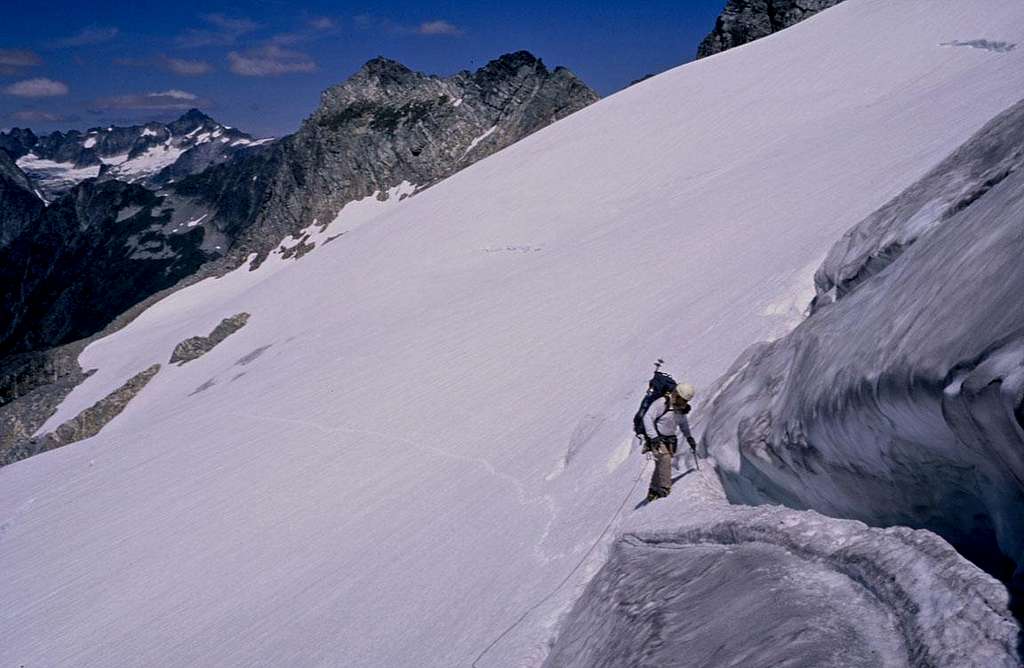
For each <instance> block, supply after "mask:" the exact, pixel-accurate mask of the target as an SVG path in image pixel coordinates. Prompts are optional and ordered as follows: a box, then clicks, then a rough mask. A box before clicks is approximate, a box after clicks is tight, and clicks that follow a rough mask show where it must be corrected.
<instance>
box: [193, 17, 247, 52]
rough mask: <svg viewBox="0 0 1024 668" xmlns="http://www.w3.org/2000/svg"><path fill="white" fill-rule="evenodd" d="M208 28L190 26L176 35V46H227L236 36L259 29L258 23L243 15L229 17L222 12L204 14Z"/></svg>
mask: <svg viewBox="0 0 1024 668" xmlns="http://www.w3.org/2000/svg"><path fill="white" fill-rule="evenodd" d="M202 19H203V21H204V22H206V23H207V24H208V25H209V26H210V27H209V28H191V29H189V30H186V31H185V32H184V33H182V34H181V35H178V38H177V40H176V41H177V42H178V46H184V47H199V46H228V45H230V44H234V43H235V42H236V41H238V38H239V37H241V36H243V35H246V34H248V33H251V32H254V31H256V30H258V29H259V27H260V25H259V24H258V23H256V22H255V21H253V20H252V19H247V18H245V17H231V16H225V15H224V14H204V15H203V16H202Z"/></svg>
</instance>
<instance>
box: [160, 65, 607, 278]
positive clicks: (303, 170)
mask: <svg viewBox="0 0 1024 668" xmlns="http://www.w3.org/2000/svg"><path fill="white" fill-rule="evenodd" d="M595 100H597V95H596V94H595V93H594V92H593V91H592V90H590V88H588V87H587V86H586V85H585V84H583V82H581V81H580V80H579V79H577V78H576V76H575V75H573V74H572V73H571V72H570V71H569V70H567V69H564V68H555V69H554V70H549V69H548V68H547V67H546V66H545V65H544V63H543V62H541V61H540V60H539V59H537V58H536V57H534V56H532V55H531V54H529V53H527V52H525V51H520V52H517V53H513V54H508V55H505V56H502V57H501V58H498V59H496V60H494V61H491V62H490V63H488V64H487V65H486V66H484V67H482V68H481V69H479V70H477V71H476V72H472V73H471V72H465V71H464V72H459V73H457V74H455V75H453V76H451V77H448V78H439V77H436V76H428V75H425V74H421V73H418V72H413V71H412V70H410V69H408V68H407V67H405V66H403V65H401V64H400V63H397V62H395V61H391V60H387V59H385V58H375V59H374V60H371V61H369V62H368V63H366V64H365V65H364V66H363V67H362V68H361V69H360V70H359V71H358V72H357V73H356V74H355V75H353V76H352V77H351V78H349V79H348V80H347V81H345V82H344V83H342V84H340V85H337V86H334V87H332V88H329V89H328V90H326V91H325V92H324V93H323V95H322V97H321V102H320V106H319V107H318V108H317V110H316V111H315V112H313V114H312V115H311V116H310V117H309V118H308V119H307V120H306V121H305V122H304V123H303V124H302V127H301V128H300V129H299V131H298V132H297V133H296V134H294V135H291V136H289V137H285V138H284V139H282V140H280V141H278V142H276V143H275V144H274V145H272V146H270V147H267V148H266V150H258V149H253V150H251V151H247V152H246V153H244V154H242V155H239V156H237V157H236V158H234V159H233V160H231V161H229V162H227V163H224V164H221V165H219V166H217V167H215V168H213V169H210V170H207V171H206V172H204V173H202V174H199V175H196V176H194V177H191V178H188V179H185V180H184V181H183V182H181V183H180V184H178V185H177V186H176V191H177V192H178V193H179V194H182V195H187V196H189V197H194V198H197V199H198V200H200V201H203V202H205V203H208V204H209V205H210V206H211V207H212V208H213V209H215V210H216V216H215V221H216V225H217V226H218V228H219V229H220V230H221V231H223V232H224V234H225V235H226V236H228V237H229V238H233V239H235V245H234V247H233V249H232V255H233V256H234V257H236V258H243V257H245V256H246V255H247V254H248V253H250V252H256V253H258V254H260V255H261V256H265V254H266V253H267V252H268V251H269V250H271V249H273V248H274V247H275V246H276V245H277V244H278V243H279V242H280V240H281V239H283V238H284V237H285V236H287V235H288V234H292V233H295V232H298V231H299V230H301V229H303V228H306V227H308V226H310V225H311V224H312V223H313V222H314V220H315V221H317V222H319V223H321V224H326V223H328V222H330V220H332V219H333V218H334V216H335V215H336V214H337V213H338V211H339V210H340V209H341V207H342V206H343V205H344V204H346V203H347V202H350V201H353V200H356V199H361V198H364V197H367V196H369V195H372V194H373V193H375V192H385V191H387V190H388V189H390V188H392V187H394V186H397V185H399V184H400V183H402V182H403V181H408V182H409V183H412V184H415V185H417V186H419V187H421V188H422V187H426V186H429V185H432V184H434V183H436V182H437V181H439V180H441V179H443V178H445V177H447V176H450V175H451V174H453V173H455V172H456V171H458V170H459V169H462V168H464V167H467V166H468V165H470V164H472V163H473V162H475V161H477V160H479V159H481V158H483V157H486V156H487V155H490V154H491V153H494V152H495V151H498V150H500V149H502V148H504V147H506V146H508V145H510V144H512V143H514V142H516V141H518V140H519V139H522V138H523V137H525V136H527V135H529V134H531V133H533V132H535V131H537V130H539V129H541V128H542V127H544V126H546V125H549V124H550V123H552V122H554V121H556V120H559V119H560V118H563V117H565V116H567V115H569V114H571V113H573V112H574V111H577V110H579V109H581V108H583V107H585V106H587V105H589V104H591V103H592V102H594V101H595Z"/></svg>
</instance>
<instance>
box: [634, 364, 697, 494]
mask: <svg viewBox="0 0 1024 668" xmlns="http://www.w3.org/2000/svg"><path fill="white" fill-rule="evenodd" d="M693 394H694V389H693V385H690V384H689V383H679V384H678V385H676V386H675V389H673V390H672V391H670V392H667V393H666V394H665V395H664V396H662V397H661V398H659V399H655V400H654V401H653V402H652V403H651V405H650V407H648V409H647V412H646V413H644V417H643V425H644V451H650V452H652V453H653V454H654V475H652V476H651V486H650V488H649V490H648V494H647V499H646V501H647V502H650V501H654V500H655V499H660V498H663V497H666V496H668V494H669V492H670V491H672V458H673V457H674V456H675V454H676V446H677V443H678V440H677V438H676V430H677V429H678V430H679V431H680V432H682V434H683V436H684V437H685V438H686V442H687V443H688V444H689V445H690V450H691V451H692V452H693V456H694V457H696V456H697V441H695V440H694V438H693V435H692V434H691V433H690V422H689V420H687V419H686V414H687V413H689V412H690V400H691V399H693Z"/></svg>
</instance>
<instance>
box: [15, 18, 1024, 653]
mask: <svg viewBox="0 0 1024 668" xmlns="http://www.w3.org/2000/svg"><path fill="white" fill-rule="evenodd" d="M976 38H986V39H989V40H998V41H1007V42H1024V5H1022V4H1021V3H1019V2H1016V1H1013V0H1000V1H998V2H988V1H981V0H977V1H967V2H965V1H963V0H944V1H934V0H928V1H926V0H920V1H913V2H911V1H906V2H900V3H889V2H884V1H881V0H879V1H864V0H849V1H848V2H846V3H844V4H842V5H839V6H838V7H836V8H834V9H831V10H828V11H826V12H824V13H822V14H820V15H818V16H816V17H814V18H813V19H811V20H808V21H806V22H804V23H802V24H800V25H798V26H796V27H794V28H792V29H790V30H787V31H784V32H782V33H779V34H777V35H774V36H772V37H769V38H766V39H764V40H760V41H758V42H756V43H753V44H751V45H748V46H745V47H741V48H738V49H735V50H732V51H729V52H726V53H724V54H720V55H717V56H714V57H712V58H708V59H705V60H702V61H699V62H696V63H692V64H690V65H687V66H684V67H681V68H677V69H675V70H672V71H670V72H667V73H665V74H663V75H660V76H658V77H655V78H653V79H650V80H647V81H645V82H643V83H641V84H638V85H636V86H633V87H630V88H629V89H627V90H625V91H623V92H621V93H619V94H617V95H614V96H612V97H610V98H608V99H606V100H603V101H601V102H599V103H597V104H595V105H593V106H591V107H588V108H587V109H585V110H583V111H581V112H579V113H577V114H574V115H572V116H571V117H569V118H567V119H565V120H563V121H561V122H559V123H557V124H555V125H553V126H551V127H549V128H547V129H545V130H542V131H541V132H538V133H537V134H535V135H533V136H531V137H529V138H528V139H526V140H524V141H522V142H519V143H518V144H516V145H514V146H513V147H511V148H509V149H506V150H504V151H502V152H500V153H499V154H496V155H494V156H492V157H490V158H488V159H486V160H483V161H481V162H480V163H477V164H476V165H474V166H473V167H471V168H469V169H467V170H465V171H463V172H461V173H459V174H457V175H456V176H454V177H452V178H450V179H448V180H447V181H445V182H444V183H442V184H439V185H437V186H435V187H433V188H430V189H429V190H426V191H424V192H422V193H420V194H419V195H417V196H415V197H412V198H409V199H407V200H405V201H403V202H401V203H399V204H397V205H393V206H389V207H386V208H384V207H382V210H381V214H380V216H379V217H377V218H376V219H375V220H372V221H369V222H365V223H364V224H361V225H359V226H358V227H355V228H354V229H352V231H351V232H349V233H348V234H345V235H344V236H343V237H341V238H338V239H336V240H334V241H333V242H332V243H330V244H326V245H322V246H321V247H320V248H318V249H317V250H316V251H314V252H312V253H310V254H308V255H306V256H304V257H303V258H302V259H301V260H300V261H298V262H294V263H290V262H284V261H280V260H275V261H274V262H268V263H265V264H264V265H263V267H261V269H260V270H258V271H255V272H248V271H247V270H245V269H242V270H240V271H238V272H236V273H234V274H232V275H230V276H228V277H225V278H222V279H219V280H209V281H205V282H202V283H199V284H197V285H195V286H193V287H191V288H188V289H186V290H184V291H181V292H178V293H176V294H174V295H172V296H170V297H169V298H167V299H165V300H163V301H161V302H160V303H159V304H157V305H156V306H154V307H153V308H151V309H149V310H148V311H147V312H146V313H144V314H143V315H142V316H140V317H139V318H138V319H137V320H135V321H134V322H133V323H132V324H131V325H129V326H128V327H126V328H125V329H123V330H122V331H120V332H118V333H116V334H114V335H112V336H110V337H108V338H106V339H104V340H101V341H99V342H97V343H95V344H93V345H91V346H90V347H89V348H88V349H87V350H86V351H85V352H84V353H83V355H82V358H81V362H82V364H83V366H85V367H86V368H96V369H98V370H97V372H96V373H95V374H94V375H93V376H92V377H90V378H89V379H88V380H87V381H86V382H85V383H84V384H83V385H82V386H80V387H79V388H77V389H76V390H75V391H74V392H73V393H72V394H71V395H70V396H69V397H68V399H67V401H66V402H65V405H64V406H62V407H61V409H60V410H59V411H58V413H57V415H55V416H54V418H53V419H52V420H51V421H50V422H49V423H48V428H52V427H54V426H55V425H56V424H59V423H60V422H62V421H63V420H65V419H67V418H69V417H72V416H74V415H75V414H76V413H77V412H78V411H80V410H81V409H82V408H84V407H86V406H89V405H90V404H92V403H93V402H95V401H96V400H98V399H99V398H101V397H103V396H104V395H105V394H107V393H108V392H109V391H111V390H112V389H114V388H116V387H118V386H119V385H120V384H121V383H123V382H124V381H125V380H126V379H127V378H129V377H131V376H132V375H134V374H136V373H138V372H139V371H141V370H143V369H145V368H146V367H148V366H149V365H150V364H153V363H161V364H164V368H163V369H162V370H161V372H160V373H159V374H158V375H157V376H156V377H155V378H154V380H153V381H151V382H150V384H149V385H148V386H147V387H146V388H145V390H143V391H142V392H141V393H140V394H139V395H138V396H137V397H136V398H135V399H134V400H133V401H132V402H131V404H130V405H129V406H128V408H127V409H126V410H125V412H124V413H122V414H121V415H120V416H119V417H118V418H117V419H115V420H114V421H113V422H112V423H110V424H109V425H108V426H107V427H106V428H105V429H104V430H103V431H102V432H101V433H100V434H99V435H98V436H97V437H94V438H92V439H89V440H86V441H83V442H80V443H77V444H74V445H71V446H68V447H65V448H62V449H59V450H55V451H52V452H49V453H46V454H43V455H40V456H37V457H33V458H31V459H28V460H25V461H23V462H20V463H17V464H14V465H12V466H9V467H6V468H4V469H2V470H0V524H2V526H3V529H2V532H0V571H2V572H3V573H4V577H3V578H0V599H2V600H3V601H4V602H5V604H4V606H3V608H2V611H0V620H2V621H0V663H12V664H15V665H17V664H19V663H24V664H26V665H32V664H44V665H52V666H64V665H67V666H70V665H74V666H93V665H103V666H128V665H153V664H161V665H184V664H190V663H199V664H203V665H252V664H261V665H278V664H285V663H289V664H293V665H321V664H322V665H351V666H370V665H396V666H398V665H424V666H451V665H466V664H468V663H470V662H471V661H472V660H473V658H474V657H476V656H477V655H478V654H479V653H480V652H481V651H482V650H483V649H484V648H485V647H486V646H487V645H488V644H489V643H491V641H492V640H494V638H495V637H496V636H497V635H498V634H500V633H501V632H502V631H503V630H504V629H505V628H507V627H508V626H509V625H510V624H512V623H513V622H514V621H515V620H517V619H518V618H519V617H520V616H521V615H522V614H523V612H524V611H526V610H527V609H528V608H529V607H530V606H531V605H533V604H535V603H536V601H537V600H538V599H539V598H541V597H543V596H545V595H547V594H548V593H549V592H551V591H552V590H553V589H554V588H556V587H557V586H558V585H559V584H560V583H561V582H562V580H563V579H564V578H565V577H566V575H567V574H569V573H575V577H577V578H584V577H586V575H587V574H588V573H593V572H594V567H587V568H580V569H578V570H577V569H576V567H577V565H578V564H579V563H580V561H581V560H583V559H584V558H585V557H587V555H590V556H591V558H597V557H599V555H600V554H601V553H602V552H601V551H600V550H595V551H592V552H591V548H592V547H593V546H594V544H595V541H598V540H599V539H601V540H607V539H609V538H610V537H611V536H612V535H613V534H614V530H609V531H606V529H607V528H608V526H609V521H612V522H613V524H614V522H615V521H617V518H619V517H621V515H616V511H617V510H618V509H619V508H620V507H621V505H622V499H623V495H625V494H626V493H627V492H629V491H630V490H631V489H635V490H636V491H635V494H636V495H642V493H643V490H642V483H641V484H640V485H639V486H637V487H635V488H634V487H633V485H634V482H635V481H636V480H637V477H638V475H640V473H641V466H642V464H641V461H640V459H639V457H638V456H637V455H636V453H635V452H630V450H629V447H630V446H629V431H630V420H629V416H630V415H631V413H632V410H633V409H634V408H635V403H636V401H637V400H638V390H639V386H640V385H641V384H642V382H643V380H644V379H645V378H646V376H647V375H648V373H649V371H650V363H651V362H652V361H653V359H654V358H655V357H658V356H664V357H666V358H667V359H668V360H669V362H670V366H671V370H672V371H674V372H676V373H677V374H678V375H681V376H684V377H685V378H686V379H688V380H690V381H692V382H694V383H695V384H696V385H697V386H698V388H700V387H705V386H707V385H708V384H710V383H711V382H712V381H713V380H714V379H715V378H716V377H717V376H718V375H719V374H721V373H722V372H723V371H724V370H725V369H726V367H727V366H728V365H729V364H730V363H731V362H732V361H733V360H734V359H735V358H736V356H737V355H738V354H739V352H740V351H741V350H743V349H744V348H745V347H746V346H747V345H749V344H750V343H751V342H753V341H756V340H759V339H764V338H767V337H773V336H778V335H780V334H782V333H783V332H784V331H785V330H786V328H787V327H789V326H790V325H791V322H792V317H791V313H789V312H788V310H787V309H786V308H779V305H780V304H791V303H795V302H794V299H795V298H797V297H799V296H800V295H801V294H802V293H800V292H799V291H800V290H803V289H808V288H809V286H811V284H812V281H811V272H812V267H815V266H817V264H818V263H819V262H820V260H821V259H822V257H823V256H824V255H825V253H826V251H827V250H828V248H829V247H830V246H831V244H832V243H833V242H834V241H835V239H837V238H838V237H839V236H840V235H841V234H842V233H843V232H844V231H845V230H846V229H848V228H849V227H850V226H851V225H853V224H854V223H855V222H857V221H858V220H860V219H862V218H863V217H864V216H866V215H867V214H868V213H870V212H871V211H873V210H875V209H876V208H878V206H880V205H881V204H882V203H884V202H885V201H887V200H888V199H889V198H891V197H892V196H893V195H895V194H896V193H898V192H899V191H900V190H902V189H903V188H904V187H906V186H907V185H908V184H910V183H912V182H913V181H915V180H916V179H918V178H920V177H921V175H922V174H923V173H924V172H925V171H926V170H927V169H928V168H929V167H931V166H933V165H934V164H935V163H936V162H938V161H939V160H940V159H942V158H943V157H945V156H946V155H947V154H948V153H950V152H951V151H952V150H953V149H954V148H955V147H956V146H957V145H959V144H960V143H961V142H963V141H964V140H965V139H966V138H967V137H968V136H969V135H970V134H971V133H972V132H974V131H975V130H977V129H978V128H979V127H980V126H981V125H982V124H983V123H984V122H985V121H987V120H988V119H989V118H991V117H992V116H994V115H995V114H996V113H998V112H999V111H1000V110H1002V109H1003V108H1005V107H1007V106H1008V105H1009V104H1011V103H1012V102H1013V101H1015V99H1016V98H1017V97H1018V96H1019V91H1020V90H1021V89H1022V84H1024V49H1015V50H1011V51H1005V52H993V51H988V50H983V49H974V48H957V47H949V46H940V44H941V43H944V42H950V41H952V40H970V39H976ZM341 218H342V220H340V221H336V222H335V225H341V226H342V229H344V225H343V223H344V221H343V219H344V214H343V215H342V216H341ZM310 222H311V223H312V221H310ZM241 311H245V312H248V313H251V314H252V317H251V318H250V320H249V323H248V325H247V326H246V327H245V328H243V329H242V330H241V331H239V332H238V333H236V334H234V335H233V336H231V337H230V338H228V339H227V340H226V341H225V342H224V343H222V344H221V345H220V346H218V347H217V348H215V349H214V350H213V351H212V352H210V353H208V354H207V355H206V356H205V357H203V358H201V359H199V360H196V361H194V362H190V363H189V364H187V365H185V366H183V367H172V366H168V365H167V364H166V363H167V360H168V359H169V357H170V354H171V351H172V350H173V348H174V346H175V344H176V343H178V342H179V341H181V340H182V339H184V338H187V337H189V336H195V335H205V334H207V333H209V331H210V330H211V329H212V328H213V327H214V326H215V325H216V324H217V323H218V322H219V321H220V320H221V319H222V318H224V317H227V316H231V315H233V314H235V313H238V312H241ZM268 346H269V347H268ZM243 359H244V360H246V362H244V363H243V362H242V360H243ZM210 380H213V381H214V384H213V385H212V386H211V387H209V388H208V389H206V390H204V391H201V392H198V393H196V390H197V388H199V387H200V386H201V385H203V384H204V383H206V382H207V381H210ZM699 399H700V395H699V394H698V400H699ZM627 505H628V504H627ZM628 507H629V508H631V507H632V506H631V505H628ZM602 537H603V538H602ZM569 603H571V601H568V602H567V604H569ZM553 632H554V628H553V626H552V617H550V616H540V617H530V616H527V617H526V618H525V619H524V621H523V622H522V624H521V625H520V627H518V628H517V630H516V636H517V637H518V638H520V641H518V642H514V643H499V644H498V645H495V647H494V649H493V650H492V651H491V652H490V653H488V654H487V656H486V657H485V662H486V663H483V664H482V665H519V664H521V663H523V662H524V661H526V662H537V661H539V660H541V659H542V658H543V654H544V651H545V649H544V648H545V647H546V646H547V644H546V643H547V642H548V640H549V639H550V638H551V636H552V634H553ZM524 657H525V658H524Z"/></svg>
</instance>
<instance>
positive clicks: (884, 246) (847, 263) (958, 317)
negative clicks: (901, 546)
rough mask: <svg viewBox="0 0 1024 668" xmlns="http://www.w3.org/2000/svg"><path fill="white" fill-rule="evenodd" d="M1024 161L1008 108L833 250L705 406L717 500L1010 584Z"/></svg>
mask: <svg viewBox="0 0 1024 668" xmlns="http://www.w3.org/2000/svg"><path fill="white" fill-rule="evenodd" d="M1022 164H1024V102H1019V103H1016V104H1014V105H1013V106H1012V107H1010V108H1009V109H1008V110H1006V111H1005V112H1004V113H1002V114H1000V115H999V116H997V117H996V118H995V119H993V121H992V122H991V123H989V124H987V125H986V126H985V127H984V128H982V129H981V130H979V132H978V133H977V134H976V135H975V136H973V137H972V138H971V139H970V140H969V141H967V142H966V143H964V144H963V146H961V147H959V148H958V149H957V150H956V151H955V152H954V153H953V154H952V155H951V156H950V157H949V158H948V159H946V160H943V161H942V162H941V163H940V164H939V165H937V166H936V167H935V168H934V169H933V170H931V171H930V172H929V173H928V174H927V175H926V176H925V177H924V178H922V179H921V180H920V181H918V182H917V183H915V184H913V185H912V186H910V187H909V188H907V190H905V191H904V192H903V193H901V194H900V195H899V196H897V197H895V198H894V199H893V200H891V201H890V202H888V203H886V205H885V206H883V207H882V208H880V209H879V210H878V211H877V212H875V213H874V214H872V215H871V216H869V217H867V218H866V219H865V220H864V221H862V222H860V223H858V224H857V225H856V226H854V227H853V228H852V229H851V230H849V231H848V232H847V233H846V234H844V235H843V237H842V239H840V240H839V241H838V242H837V243H836V245H835V246H834V247H833V248H832V250H831V251H830V252H829V254H828V256H827V258H826V260H825V262H824V263H823V264H822V266H821V267H820V268H819V270H818V272H817V274H816V277H815V282H816V285H817V290H818V296H817V297H816V303H815V309H814V314H813V315H812V316H811V317H810V318H809V319H808V320H807V321H805V322H804V323H802V324H801V325H800V326H799V327H797V328H796V330H794V331H793V332H792V333H791V334H789V335H787V336H786V337H783V338H782V339H780V340H778V341H775V342H773V343H771V344H769V345H761V346H756V347H755V348H752V349H751V350H750V351H749V352H748V353H747V354H746V355H745V356H744V357H743V358H742V360H741V362H740V363H739V364H738V365H737V368H736V369H734V370H733V374H732V376H731V377H730V379H729V380H728V381H727V382H726V383H725V384H724V386H723V387H722V388H721V391H720V394H719V395H718V396H717V398H716V399H715V401H714V402H713V404H712V406H711V408H710V410H709V411H707V419H706V425H707V428H706V431H705V442H706V445H707V447H708V449H709V451H711V452H712V453H714V456H715V459H716V460H717V461H718V462H719V463H721V464H722V472H723V478H724V480H725V481H726V488H727V490H728V491H729V493H730V498H732V499H734V500H736V501H741V502H745V503H757V502H763V501H772V502H776V503H779V502H781V503H785V504H787V505H791V506H794V507H798V508H814V509H816V510H819V511H821V512H825V513H827V514H829V515H835V516H839V517H852V518H856V519H859V520H862V521H864V522H867V523H869V524H874V525H882V526H887V525H893V524H903V525H908V526H913V527H919V528H927V529H931V530H933V531H935V532H937V533H939V534H940V535H942V536H944V537H945V538H946V539H947V540H949V541H950V542H951V543H952V544H953V545H955V546H956V547H957V548H958V549H959V550H960V551H961V552H962V553H963V554H965V555H967V556H969V557H970V558H971V559H972V560H974V561H975V562H976V563H978V564H979V565H981V566H983V567H984V568H985V569H986V570H988V571H989V572H991V573H993V574H994V575H997V576H998V577H999V578H1000V579H1002V580H1005V581H1013V582H1014V583H1015V585H1014V587H1015V589H1018V588H1019V587H1020V585H1021V583H1020V582H1019V580H1020V575H1019V574H1018V575H1015V571H1016V570H1018V567H1019V565H1020V564H1024V535H1022V534H1021V531H1020V518H1021V516H1022V513H1024V484H1022V481H1024V460H1022V459H1021V454H1020V453H1021V451H1022V448H1024V338H1022V333H1024V310H1022V309H1021V308H1020V295H1021V294H1022V290H1024V272H1022V268H1021V266H1020V257H1021V254H1022V253H1024V239H1022V237H1021V229H1022V225H1024V172H1022V171H1021V170H1020V167H1021V165H1022ZM832 295H834V296H835V301H834V302H833V301H832Z"/></svg>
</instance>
